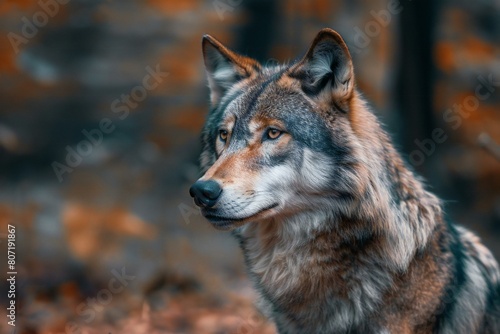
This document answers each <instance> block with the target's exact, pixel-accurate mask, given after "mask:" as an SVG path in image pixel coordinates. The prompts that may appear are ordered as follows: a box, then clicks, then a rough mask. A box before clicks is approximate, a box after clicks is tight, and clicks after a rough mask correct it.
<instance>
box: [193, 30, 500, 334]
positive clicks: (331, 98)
mask: <svg viewBox="0 0 500 334" xmlns="http://www.w3.org/2000/svg"><path fill="white" fill-rule="evenodd" d="M202 49H203V55H204V62H205V67H206V72H207V76H208V85H209V88H210V104H211V107H210V112H209V114H208V116H207V120H206V124H205V126H204V128H203V131H202V135H201V141H202V153H201V157H200V161H201V169H202V174H203V176H202V177H201V178H200V179H199V180H197V181H196V182H195V183H194V184H193V185H192V187H191V188H190V194H191V196H192V197H193V198H194V202H195V203H196V205H198V206H199V207H200V208H201V212H202V214H203V216H204V217H206V219H207V220H208V221H209V222H210V223H211V224H212V225H213V226H214V227H215V228H217V229H220V230H230V231H232V234H233V235H234V236H235V237H236V238H237V240H238V241H239V244H240V246H241V249H242V251H243V255H244V259H245V262H246V267H247V271H248V275H249V276H250V278H251V280H252V281H253V283H254V285H255V288H256V290H257V292H258V296H259V297H258V299H259V301H258V303H257V304H258V307H259V308H260V309H261V311H262V312H263V313H264V314H265V315H266V316H268V317H269V318H270V319H271V320H272V321H273V322H274V323H275V325H276V329H277V331H278V332H279V333H281V334H285V333H290V334H292V333H307V334H309V333H363V334H365V333H397V334H406V333H450V334H452V333H453V334H456V333H459V334H461V333H463V334H471V333H488V334H494V333H500V272H499V268H498V264H497V262H496V261H495V259H494V258H493V256H492V254H491V253H490V251H489V250H488V249H487V248H486V247H485V246H483V245H482V244H481V242H480V240H479V239H478V237H476V236H475V235H474V234H473V233H471V232H469V231H468V230H466V229H465V228H463V227H460V226H457V225H455V224H452V223H450V222H449V221H448V220H447V219H445V215H444V213H443V209H442V207H443V206H442V203H441V201H440V200H439V199H438V198H437V197H436V196H435V195H433V194H432V193H430V192H429V191H428V190H426V189H425V187H424V184H423V182H422V181H421V180H420V179H419V178H418V177H417V176H416V175H415V174H414V173H413V172H412V171H411V170H410V168H409V167H408V166H407V165H406V164H405V162H404V161H403V159H402V158H401V156H400V155H399V154H398V152H397V151H396V150H395V148H394V146H393V145H392V143H391V141H390V139H389V137H388V135H387V134H386V132H385V131H384V130H383V129H382V127H381V125H380V123H379V121H378V120H377V118H376V116H375V115H374V113H373V112H372V111H371V110H370V108H369V107H368V106H367V103H366V102H365V100H364V99H363V97H362V96H361V94H360V92H359V91H358V89H357V88H356V85H355V78H354V70H353V61H352V58H351V56H350V54H349V50H348V48H347V46H346V44H345V42H344V40H343V39H342V37H341V36H340V35H339V34H338V33H337V32H335V31H334V30H331V29H323V30H321V31H320V32H319V33H318V35H317V36H316V38H315V39H314V41H313V42H312V45H311V46H310V48H309V49H308V51H307V52H306V54H305V56H304V57H303V58H301V59H300V60H298V61H296V62H294V63H291V64H285V65H273V66H262V65H261V64H259V62H258V61H256V60H254V59H251V58H249V57H246V56H243V55H240V54H237V53H235V52H233V51H231V50H230V49H229V48H227V47H226V46H224V45H223V44H222V43H221V42H219V41H218V40H217V39H215V38H214V37H211V36H209V35H205V36H204V37H203V40H202Z"/></svg>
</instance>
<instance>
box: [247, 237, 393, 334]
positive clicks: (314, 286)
mask: <svg viewBox="0 0 500 334" xmlns="http://www.w3.org/2000/svg"><path fill="white" fill-rule="evenodd" d="M241 240H242V243H241V246H242V248H243V252H244V256H245V260H246V264H247V269H248V272H249V275H250V277H251V278H252V280H253V282H254V284H255V287H256V289H257V291H258V292H259V296H260V299H261V300H260V301H259V307H260V308H261V311H262V312H264V313H265V314H266V315H267V316H269V317H270V318H272V319H273V320H274V321H275V322H276V323H277V325H278V326H281V328H283V329H284V330H285V329H286V330H287V331H289V332H291V333H293V332H295V331H294V329H297V328H302V329H304V328H307V327H308V326H313V327H312V328H315V329H317V328H323V329H324V331H325V332H335V331H337V330H339V331H342V330H344V329H347V328H353V326H354V327H357V326H361V325H362V323H363V319H365V318H366V316H367V315H368V314H369V313H371V312H372V311H374V310H375V308H376V305H377V303H378V301H379V299H380V297H381V296H380V295H379V292H380V291H381V290H383V285H385V286H387V285H388V284H390V279H389V278H388V277H382V276H384V275H382V274H381V273H380V272H377V269H376V268H365V269H361V268H355V264H354V263H353V262H351V260H350V258H349V256H346V255H345V254H330V253H331V252H334V250H331V251H330V250H324V249H323V250H318V249H317V247H313V246H311V245H308V244H305V243H303V244H301V243H295V244H294V243H292V242H289V243H286V242H282V241H278V240H275V241H276V242H274V243H272V242H270V240H266V239H265V238H264V239H263V238H257V237H254V235H252V234H250V233H247V234H246V238H244V239H241ZM337 257H338V258H337ZM366 270H369V271H372V272H373V273H374V274H375V275H367V272H366ZM367 277H368V278H367ZM370 277H372V278H374V277H377V279H375V280H374V279H370ZM384 281H385V282H384ZM299 332H300V330H299Z"/></svg>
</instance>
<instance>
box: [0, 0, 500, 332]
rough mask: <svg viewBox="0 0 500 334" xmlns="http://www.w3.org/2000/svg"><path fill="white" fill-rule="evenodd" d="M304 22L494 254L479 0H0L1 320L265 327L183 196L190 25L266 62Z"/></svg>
mask: <svg viewBox="0 0 500 334" xmlns="http://www.w3.org/2000/svg"><path fill="white" fill-rule="evenodd" d="M323 27H331V28H333V29H335V30H337V31H339V32H340V33H341V34H342V35H343V36H344V38H345V40H346V42H347V44H348V46H349V47H350V48H351V53H352V56H353V58H354V64H355V70H356V75H357V83H358V86H359V88H360V89H361V90H362V91H363V92H364V95H365V96H366V97H367V98H368V99H369V100H370V101H371V104H372V106H373V108H374V109H375V110H376V112H377V113H378V114H379V115H380V117H381V119H382V121H383V122H384V123H385V124H386V125H387V126H386V128H387V129H388V131H389V132H390V133H391V134H392V135H393V138H394V139H395V141H396V143H397V145H398V147H399V148H400V150H401V152H402V153H403V155H404V156H405V157H406V158H407V160H408V161H410V164H412V165H413V166H414V168H415V169H416V170H417V171H418V172H419V173H420V174H422V175H423V176H424V177H425V178H426V179H427V180H428V183H429V185H432V186H429V187H430V188H431V190H432V191H434V192H435V193H437V194H438V195H439V196H441V197H442V198H443V199H444V200H445V202H446V207H447V212H448V215H449V217H450V219H453V220H455V221H457V222H458V223H460V224H463V225H465V226H467V227H469V228H471V229H472V230H474V231H476V232H477V233H478V234H479V235H480V236H481V238H482V239H483V240H484V242H485V243H486V244H487V245H488V247H490V248H491V249H492V250H493V251H494V253H495V256H496V257H497V259H500V160H499V159H500V153H499V151H500V146H499V145H500V2H499V1H496V0H479V1H466V0H454V1H451V0H441V1H433V0H421V1H420V0H419V1H410V0H401V1H400V2H398V1H395V0H389V1H385V0H375V1H374V0H371V1H368V0H353V1H327V0H309V1H297V0H291V1H284V0H274V1H264V0H208V1H202V0H184V1H173V0H145V1H138V0H136V1H133V0H130V1H129V0H127V1H118V0H114V1H113V0H108V1H98V0H59V1H58V2H57V1H56V0H41V1H38V0H2V2H1V3H0V32H1V34H0V36H1V37H0V38H1V43H0V238H1V239H0V241H1V243H0V252H1V254H2V255H1V256H2V258H3V259H2V261H1V263H2V267H1V268H2V271H1V272H0V278H1V281H2V284H3V285H2V286H1V287H2V290H1V291H2V292H1V293H0V301H1V302H2V305H7V304H6V303H7V293H6V291H7V287H6V285H5V283H4V282H6V272H7V269H5V270H4V268H6V267H4V264H5V265H6V259H4V258H5V257H6V254H7V253H6V237H7V224H14V225H15V226H16V227H17V246H16V247H17V271H18V276H17V292H18V295H17V305H18V317H17V326H16V330H17V331H15V333H18V334H22V333H44V334H48V333H88V334H92V333H203V334H205V333H259V334H260V333H274V329H273V327H272V326H271V325H270V324H268V323H267V322H266V321H265V320H264V319H263V318H262V317H261V316H260V315H259V314H258V313H257V312H256V311H255V310H254V308H253V306H252V305H253V304H252V303H253V301H252V300H253V292H252V289H251V286H250V284H249V282H248V280H247V278H246V277H245V273H244V268H243V260H242V256H241V254H240V251H239V249H238V247H237V245H236V242H235V241H234V240H233V239H232V238H231V237H230V236H229V235H228V234H227V233H222V232H217V231H214V230H213V229H212V228H211V227H210V226H209V225H208V224H207V223H206V222H205V221H204V220H203V219H202V217H201V216H200V215H199V213H198V211H197V210H196V209H195V208H194V206H193V204H192V201H191V198H190V197H189V194H188V188H189V186H190V184H191V183H192V182H193V181H194V180H195V179H196V178H197V177H198V169H197V160H198V154H199V144H198V136H199V132H200V129H201V127H202V124H203V122H204V119H205V116H206V113H207V109H208V108H207V102H208V89H207V87H206V78H205V73H204V68H203V60H202V55H201V37H202V35H203V34H205V33H209V34H212V35H214V36H216V37H217V38H219V39H220V40H221V41H223V42H224V43H226V44H227V45H229V46H230V47H232V48H233V49H234V50H237V51H239V52H241V53H244V54H247V55H249V56H252V57H255V58H257V59H258V60H260V61H261V62H262V63H272V62H277V61H287V60H293V59H296V58H298V57H301V56H302V55H303V53H304V52H305V51H306V49H307V47H308V45H309V43H310V42H311V41H312V39H313V37H314V36H315V34H316V33H317V31H319V30H320V29H321V28H323ZM167 73H168V75H167ZM488 82H489V83H488ZM127 96H128V97H127ZM453 108H462V111H461V112H462V113H459V111H457V110H456V111H449V110H453ZM440 129H441V130H440ZM99 133H100V134H101V135H102V138H101V136H100V135H99ZM436 134H438V135H436ZM89 136H90V137H92V136H93V137H92V138H93V140H94V142H93V143H91V144H90V145H86V143H85V141H89V139H88V137H89ZM444 138H446V139H444ZM68 147H69V148H68ZM73 150H74V151H76V152H77V153H78V152H83V153H85V154H84V156H82V157H81V159H78V158H75V157H73V158H70V160H69V162H70V163H71V164H72V165H68V162H67V161H66V159H67V155H68V154H70V155H71V154H72V153H69V152H72V151H73ZM71 159H73V160H71ZM63 165H64V166H66V167H61V166H63ZM54 168H56V169H54ZM4 291H5V292H4ZM0 319H3V320H2V321H1V322H0V332H1V333H14V331H12V328H11V327H10V326H7V324H6V320H5V319H6V317H5V307H2V308H1V310H0Z"/></svg>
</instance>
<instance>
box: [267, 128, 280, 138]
mask: <svg viewBox="0 0 500 334" xmlns="http://www.w3.org/2000/svg"><path fill="white" fill-rule="evenodd" d="M282 133H283V132H282V131H280V130H276V129H269V130H267V138H269V139H276V138H278V137H279V136H281V134H282Z"/></svg>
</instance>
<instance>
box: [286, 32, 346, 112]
mask: <svg viewBox="0 0 500 334" xmlns="http://www.w3.org/2000/svg"><path fill="white" fill-rule="evenodd" d="M290 76H291V77H294V78H297V79H298V80H300V81H301V84H302V89H303V90H304V92H305V93H306V94H308V95H310V96H314V97H318V98H325V99H329V101H328V102H331V101H334V102H335V103H337V104H339V105H340V106H343V107H345V106H346V104H347V102H348V101H349V99H350V98H351V96H352V93H353V90H354V70H353V66H352V58H351V55H350V53H349V50H348V49H347V45H346V44H345V42H344V40H343V39H342V37H340V35H339V34H338V33H337V32H336V31H334V30H332V29H328V28H325V29H323V30H321V31H320V32H319V33H318V35H317V36H316V38H315V39H314V41H313V43H312V45H311V47H310V48H309V50H308V51H307V53H306V55H305V56H304V58H302V60H300V61H299V62H298V63H297V64H295V65H294V66H293V67H292V68H291V70H290ZM330 100H331V101H330Z"/></svg>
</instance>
